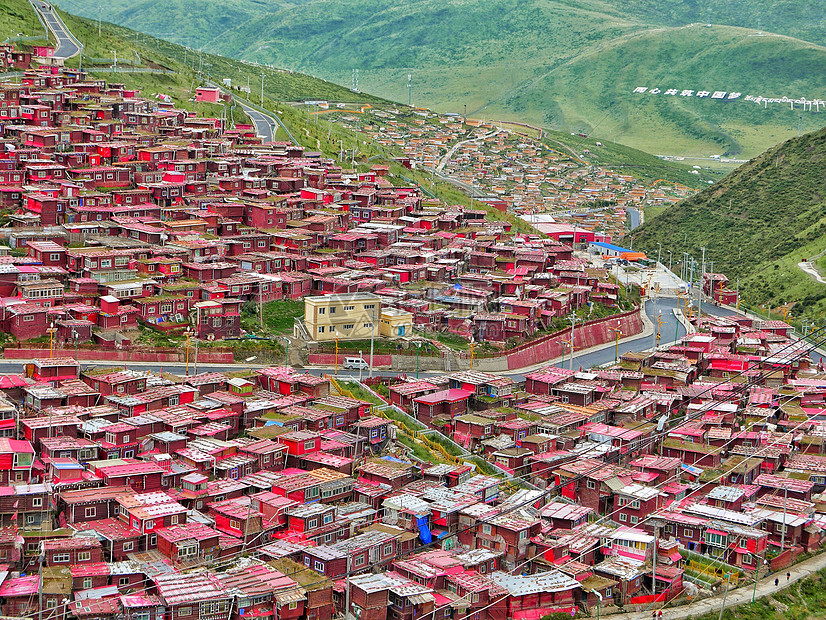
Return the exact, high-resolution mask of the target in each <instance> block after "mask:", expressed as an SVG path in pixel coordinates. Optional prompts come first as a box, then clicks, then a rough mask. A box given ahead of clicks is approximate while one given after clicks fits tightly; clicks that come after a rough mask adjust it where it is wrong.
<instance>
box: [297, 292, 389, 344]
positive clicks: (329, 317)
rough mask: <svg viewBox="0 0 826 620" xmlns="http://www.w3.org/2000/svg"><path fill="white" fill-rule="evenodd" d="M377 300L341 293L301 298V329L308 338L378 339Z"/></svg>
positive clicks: (366, 295) (365, 295) (381, 313)
mask: <svg viewBox="0 0 826 620" xmlns="http://www.w3.org/2000/svg"><path fill="white" fill-rule="evenodd" d="M379 316H382V317H383V312H382V309H381V298H380V297H378V296H377V295H373V294H372V293H342V294H336V295H315V296H312V297H305V298H304V327H305V328H306V329H307V333H308V334H309V335H310V338H311V339H312V340H315V341H325V340H335V339H338V340H363V339H365V338H370V335H371V334H372V335H373V336H374V337H378V336H379Z"/></svg>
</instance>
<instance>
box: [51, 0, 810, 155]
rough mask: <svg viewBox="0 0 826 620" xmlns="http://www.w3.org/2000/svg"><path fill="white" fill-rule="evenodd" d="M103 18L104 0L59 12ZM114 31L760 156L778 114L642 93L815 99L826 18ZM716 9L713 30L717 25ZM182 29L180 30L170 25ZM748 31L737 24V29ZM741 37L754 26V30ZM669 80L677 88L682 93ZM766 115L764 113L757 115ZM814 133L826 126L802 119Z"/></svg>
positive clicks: (379, 20)
mask: <svg viewBox="0 0 826 620" xmlns="http://www.w3.org/2000/svg"><path fill="white" fill-rule="evenodd" d="M59 2H60V3H61V4H62V5H63V6H64V7H65V8H67V9H69V10H75V11H78V12H80V13H82V14H86V15H90V16H92V17H96V16H97V11H98V2H97V0H59ZM108 7H109V8H108V10H107V14H106V15H104V19H110V20H112V21H115V22H117V23H121V24H126V25H129V26H132V27H135V28H137V29H140V30H144V31H146V32H150V33H152V34H156V35H158V36H161V37H164V38H168V39H169V40H171V41H175V42H178V43H183V44H187V45H190V46H192V47H203V48H204V49H209V50H210V51H217V52H220V53H222V54H227V55H230V56H234V57H238V58H245V59H248V60H256V61H261V62H265V63H273V64H276V65H278V66H284V67H291V68H293V69H296V70H301V71H305V72H309V73H313V74H317V75H320V76H322V77H324V78H326V79H329V80H332V81H334V82H338V83H341V84H347V85H350V84H351V78H352V71H353V69H355V68H358V69H359V70H360V74H359V86H360V88H361V90H364V91H368V92H374V93H378V94H380V95H382V96H385V97H388V98H390V99H394V100H397V101H406V100H407V75H408V73H412V75H413V102H414V103H418V104H422V105H427V106H429V107H434V108H436V109H440V110H452V111H462V110H464V109H465V106H466V107H467V110H468V111H469V112H473V113H474V114H475V115H476V116H479V117H482V116H488V117H490V116H494V117H496V118H504V119H512V120H523V121H528V122H533V123H539V124H543V125H544V126H546V127H550V128H554V129H558V130H561V131H568V132H570V131H575V132H580V131H583V132H585V133H590V132H592V131H593V135H594V136H595V137H598V138H607V139H612V140H616V141H620V142H623V143H626V144H629V145H632V146H635V147H638V148H642V149H644V150H649V151H652V152H657V153H668V154H678V155H708V154H710V153H724V152H731V153H737V152H742V153H744V154H745V155H746V156H754V155H756V154H757V153H759V152H761V151H762V150H763V149H765V148H767V147H769V146H772V145H774V144H776V143H778V142H780V141H782V140H783V139H786V138H788V137H791V136H793V135H796V132H797V124H798V113H796V112H794V111H791V110H789V109H788V108H784V107H782V106H780V105H777V106H774V107H773V108H771V109H769V110H767V111H764V112H763V113H761V114H758V113H756V111H755V110H754V109H752V108H751V106H749V105H748V104H745V103H742V102H738V103H737V104H736V105H731V106H726V107H725V108H724V109H721V106H716V105H714V102H710V101H702V100H701V101H691V102H686V101H676V100H675V98H673V97H669V98H665V97H662V96H661V97H659V99H660V100H659V101H656V102H653V103H649V102H645V101H643V100H641V98H640V97H638V96H632V95H631V90H632V89H633V88H634V87H635V86H639V85H647V86H653V85H658V86H660V87H662V88H669V87H671V88H680V89H684V88H691V89H695V90H696V89H702V88H706V89H713V90H717V89H720V90H728V91H734V90H737V91H740V92H744V93H752V94H758V95H770V96H780V97H782V96H784V95H789V96H792V95H794V96H801V95H803V96H806V97H810V98H811V97H814V96H817V95H818V94H819V93H822V92H824V90H826V88H824V86H826V84H824V80H826V78H824V73H823V71H821V70H820V67H822V65H823V64H824V62H826V60H824V59H826V50H824V49H823V48H820V47H817V45H811V44H808V43H805V42H803V41H800V40H795V39H791V38H788V36H776V35H772V36H763V37H755V36H752V35H754V34H755V30H756V27H757V18H758V15H759V16H760V17H761V18H762V24H763V28H764V29H766V30H771V31H773V32H779V33H783V34H785V35H790V36H798V37H802V38H804V39H806V40H809V41H812V42H813V43H815V44H816V43H820V42H822V41H823V39H824V36H823V35H824V32H826V11H824V10H822V7H820V5H818V4H817V3H815V2H814V0H802V2H800V3H793V2H791V0H777V1H775V2H772V3H768V4H767V3H761V2H758V1H757V0H735V1H733V2H728V1H724V0H711V1H710V2H708V1H704V2H699V0H677V1H676V2H669V3H663V2H659V1H656V0H578V1H575V0H502V1H500V2H495V3H492V2H486V1H485V0H411V1H405V2H402V1H401V0H397V1H395V2H392V1H388V0H358V1H355V0H253V1H245V2H240V0H227V2H221V3H216V2H213V1H212V0H138V1H137V2H134V1H132V0H129V1H127V0H111V1H110V2H109V5H108ZM708 7H711V8H712V20H713V21H714V23H715V24H725V25H726V26H721V27H715V28H711V29H707V28H704V27H702V26H699V25H698V26H695V27H693V28H680V27H681V26H684V25H686V24H689V23H696V22H704V21H705V20H706V18H707V12H706V9H707V8H708ZM170 24H174V27H172V26H170ZM733 26H738V27H740V28H738V27H733ZM742 27H747V28H750V29H749V30H744V29H743V28H742ZM665 82H669V83H668V85H666V84H665ZM755 107H756V106H755ZM803 122H804V129H805V130H813V129H816V128H818V127H820V126H822V123H821V120H820V117H818V116H817V115H809V114H806V115H804V118H803Z"/></svg>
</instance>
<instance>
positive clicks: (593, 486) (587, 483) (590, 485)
mask: <svg viewBox="0 0 826 620" xmlns="http://www.w3.org/2000/svg"><path fill="white" fill-rule="evenodd" d="M585 487H586V488H588V489H596V488H597V483H596V482H594V481H593V480H586V481H585Z"/></svg>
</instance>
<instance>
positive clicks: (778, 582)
mask: <svg viewBox="0 0 826 620" xmlns="http://www.w3.org/2000/svg"><path fill="white" fill-rule="evenodd" d="M779 585H780V579H778V578H777V577H775V578H774V587H775V588H776V587H777V586H779Z"/></svg>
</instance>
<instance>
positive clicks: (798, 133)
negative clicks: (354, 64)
mask: <svg viewBox="0 0 826 620" xmlns="http://www.w3.org/2000/svg"><path fill="white" fill-rule="evenodd" d="M412 79H413V75H412V74H410V73H408V74H407V105H408V107H409V106H410V101H411V96H410V90H411V89H412V88H413V84H412V82H411V80H412ZM797 135H798V136H799V135H800V130H799V129H798V132H797Z"/></svg>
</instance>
